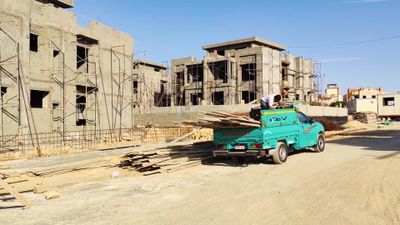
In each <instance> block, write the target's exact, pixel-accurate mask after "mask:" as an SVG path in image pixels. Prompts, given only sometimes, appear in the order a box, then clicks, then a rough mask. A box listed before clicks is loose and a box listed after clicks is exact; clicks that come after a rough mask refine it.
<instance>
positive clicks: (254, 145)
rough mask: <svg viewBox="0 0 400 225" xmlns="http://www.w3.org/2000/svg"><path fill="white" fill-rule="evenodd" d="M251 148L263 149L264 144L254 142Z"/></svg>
mask: <svg viewBox="0 0 400 225" xmlns="http://www.w3.org/2000/svg"><path fill="white" fill-rule="evenodd" d="M251 148H258V149H261V148H262V144H252V145H251Z"/></svg>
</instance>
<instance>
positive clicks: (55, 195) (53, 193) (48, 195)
mask: <svg viewBox="0 0 400 225" xmlns="http://www.w3.org/2000/svg"><path fill="white" fill-rule="evenodd" d="M59 197H60V193H58V192H56V191H49V192H47V193H46V196H45V198H46V200H51V199H55V198H59Z"/></svg>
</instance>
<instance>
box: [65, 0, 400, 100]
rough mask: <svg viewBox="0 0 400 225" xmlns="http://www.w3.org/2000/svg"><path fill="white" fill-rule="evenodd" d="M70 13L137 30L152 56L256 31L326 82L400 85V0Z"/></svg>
mask: <svg viewBox="0 0 400 225" xmlns="http://www.w3.org/2000/svg"><path fill="white" fill-rule="evenodd" d="M72 11H73V12H75V13H76V14H77V15H78V18H79V23H80V24H82V25H85V24H86V23H87V21H88V20H98V21H100V22H103V23H105V24H107V25H109V26H112V27H115V28H117V29H119V30H122V31H124V32H126V33H129V34H131V35H133V36H134V37H135V51H136V53H135V57H139V58H145V59H147V60H152V61H157V62H166V61H169V60H171V59H173V58H180V57H187V56H196V57H199V58H201V57H202V56H203V55H204V51H203V50H202V49H201V46H202V45H205V44H211V43H216V42H222V41H228V40H234V39H240V38H245V37H251V36H258V37H261V38H264V39H266V40H269V41H273V42H277V43H280V44H282V45H285V46H287V47H288V50H289V52H290V53H292V54H295V55H299V56H304V57H305V58H311V59H313V60H316V61H320V62H322V73H323V74H325V76H324V79H323V84H324V85H326V84H327V83H337V84H338V85H339V86H340V87H341V89H342V91H345V90H346V89H347V88H348V87H378V86H379V87H383V88H384V89H385V90H386V91H387V92H397V91H400V72H399V71H400V70H399V69H398V67H399V66H400V0H319V1H317V0H246V1H244V0H229V1H222V0H219V1H217V0H198V1H194V0H153V1H151V0H114V1H105V0H75V8H74V9H72Z"/></svg>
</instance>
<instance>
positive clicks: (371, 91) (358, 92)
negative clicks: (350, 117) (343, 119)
mask: <svg viewBox="0 0 400 225" xmlns="http://www.w3.org/2000/svg"><path fill="white" fill-rule="evenodd" d="M384 93H385V92H384V91H383V89H382V88H349V89H347V94H346V95H345V97H344V100H345V101H350V100H352V99H357V98H362V99H368V98H373V99H375V98H377V96H378V95H380V94H384Z"/></svg>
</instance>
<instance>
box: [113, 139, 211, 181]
mask: <svg viewBox="0 0 400 225" xmlns="http://www.w3.org/2000/svg"><path fill="white" fill-rule="evenodd" d="M212 147H213V142H211V141H207V142H202V143H197V144H193V145H183V146H174V147H169V148H160V149H156V150H148V151H142V152H131V153H127V154H125V156H124V157H123V159H122V160H121V163H120V164H119V167H122V168H124V169H128V170H132V171H137V172H140V173H142V174H143V175H145V176H146V175H152V174H157V173H164V172H173V171H177V170H180V169H184V168H187V167H190V166H195V165H199V164H201V163H203V162H204V161H205V160H207V159H210V158H213V155H212V149H213V148H212Z"/></svg>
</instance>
